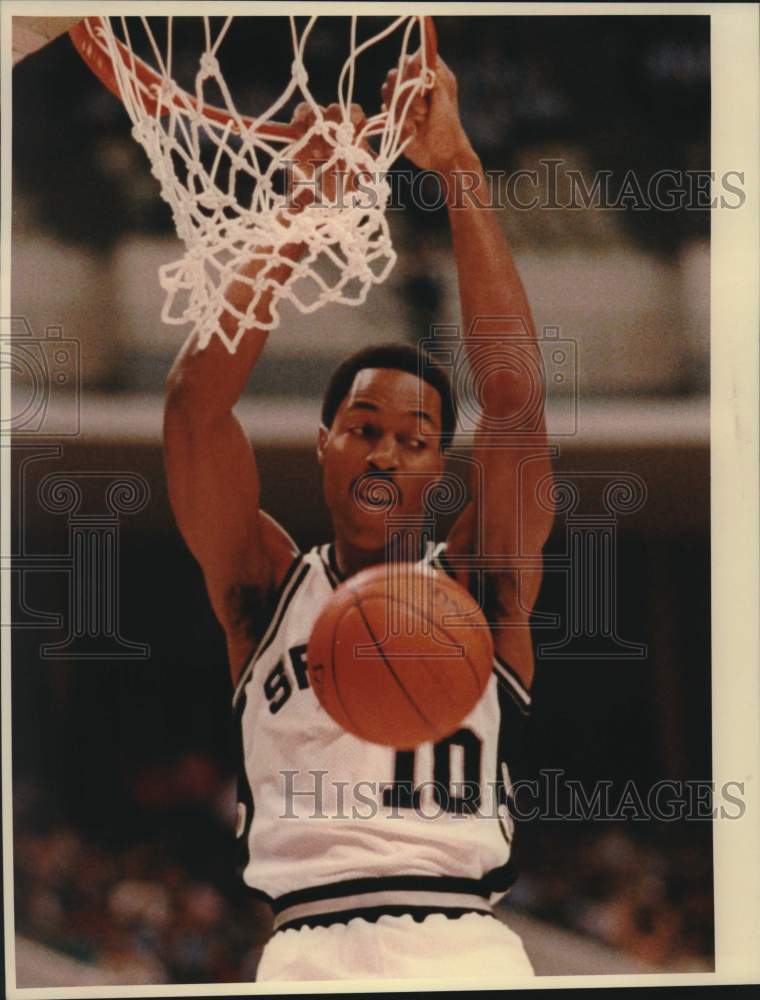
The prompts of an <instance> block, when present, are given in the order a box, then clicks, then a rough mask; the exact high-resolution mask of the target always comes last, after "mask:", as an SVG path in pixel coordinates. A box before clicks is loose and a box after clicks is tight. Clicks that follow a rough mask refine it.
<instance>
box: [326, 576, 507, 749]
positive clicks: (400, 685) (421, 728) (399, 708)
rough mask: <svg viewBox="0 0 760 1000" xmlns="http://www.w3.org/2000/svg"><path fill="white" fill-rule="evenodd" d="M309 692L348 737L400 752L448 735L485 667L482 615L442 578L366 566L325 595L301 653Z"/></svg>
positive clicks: (483, 678) (487, 637) (471, 703)
mask: <svg viewBox="0 0 760 1000" xmlns="http://www.w3.org/2000/svg"><path fill="white" fill-rule="evenodd" d="M307 660H308V664H309V678H310V683H311V686H312V688H313V689H314V692H315V694H316V695H317V698H318V699H319V701H320V703H321V704H322V706H323V707H324V708H325V710H326V711H327V712H328V713H329V714H330V715H331V716H332V718H333V719H335V721H336V722H338V723H339V724H340V725H341V726H343V728H344V729H346V730H348V732H350V733H353V734H354V735H355V736H361V737H362V738H363V739H365V740H369V741H371V742H372V743H382V744H384V745H386V746H392V747H396V748H397V749H400V750H410V749H413V748H414V747H415V746H418V745H419V744H420V743H424V742H427V741H428V740H433V741H435V740H440V739H442V738H443V737H445V736H448V735H450V734H451V733H452V732H454V730H455V729H456V728H457V727H458V726H459V723H460V722H461V721H462V719H463V718H464V717H465V716H466V715H468V714H469V712H470V711H471V710H472V709H473V708H474V707H475V705H476V703H477V702H478V700H479V699H480V697H481V695H482V694H483V691H484V690H485V687H486V684H487V682H488V679H489V677H490V676H491V669H492V665H493V643H492V640H491V632H490V629H489V628H488V624H487V623H486V620H485V618H484V617H483V612H482V611H481V610H480V607H479V605H478V603H477V602H476V601H475V600H474V599H473V598H472V597H471V596H470V594H468V593H467V591H466V590H465V589H464V588H463V587H460V586H459V584H458V583H455V582H454V581H453V580H452V579H451V578H450V577H448V576H446V575H445V574H444V573H439V572H437V571H435V570H432V569H429V568H422V567H420V566H418V565H411V564H409V563H391V564H389V565H387V566H385V565H383V566H373V567H371V568H370V569H366V570H362V572H360V573H357V574H356V576H354V577H351V579H349V580H347V581H346V582H345V583H343V584H342V585H341V586H340V587H338V589H337V590H336V591H335V594H334V595H333V597H332V599H331V600H330V601H329V602H328V604H327V605H326V606H325V608H324V609H323V610H322V613H321V614H320V616H319V618H318V619H317V621H316V622H315V624H314V628H313V629H312V632H311V637H310V639H309V646H308V650H307Z"/></svg>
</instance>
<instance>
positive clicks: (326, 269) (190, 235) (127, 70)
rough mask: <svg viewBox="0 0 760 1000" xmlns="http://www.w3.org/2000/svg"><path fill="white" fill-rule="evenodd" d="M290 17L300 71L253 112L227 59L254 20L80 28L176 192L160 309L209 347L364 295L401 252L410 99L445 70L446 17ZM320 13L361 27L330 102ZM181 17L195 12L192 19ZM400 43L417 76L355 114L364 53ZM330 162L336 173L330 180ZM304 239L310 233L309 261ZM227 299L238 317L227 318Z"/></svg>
mask: <svg viewBox="0 0 760 1000" xmlns="http://www.w3.org/2000/svg"><path fill="white" fill-rule="evenodd" d="M278 20H281V21H287V22H288V24H287V28H288V31H289V36H290V43H291V45H292V65H291V66H290V70H291V76H290V80H289V82H288V83H287V84H286V85H285V87H284V89H283V91H282V92H281V93H280V94H279V96H277V97H276V99H274V100H273V101H272V102H271V103H270V104H269V106H268V107H267V108H266V110H264V111H262V112H260V113H257V114H256V115H255V116H252V115H251V113H250V111H249V113H248V114H244V113H243V112H242V111H241V109H240V108H239V107H238V106H237V103H236V100H235V99H234V98H233V95H232V93H231V89H230V86H229V85H228V82H227V80H226V78H225V68H224V66H223V58H222V56H223V49H224V44H225V40H226V39H228V38H230V37H231V36H232V34H233V33H234V32H235V30H236V28H235V25H234V23H233V22H235V21H245V22H255V21H256V19H255V18H232V17H227V18H209V17H203V18H200V17H199V18H178V19H173V18H150V19H148V18H129V19H126V18H117V17H111V18H107V17H104V18H88V19H87V20H86V21H85V22H83V24H82V26H81V29H77V30H78V31H80V36H79V37H78V38H77V37H76V36H73V37H74V41H75V44H77V47H78V49H79V51H80V53H81V54H82V55H83V56H84V58H85V59H86V60H87V61H88V62H89V63H90V65H91V67H92V68H93V69H94V70H95V72H97V73H98V75H99V76H101V79H103V81H104V82H105V83H106V84H107V85H109V86H111V87H112V89H114V90H116V91H117V92H118V94H119V96H120V97H121V99H122V100H123V102H124V105H125V107H126V109H127V111H128V113H129V116H130V118H131V120H132V123H133V135H134V137H135V138H136V139H137V140H138V141H139V142H140V143H141V145H142V146H143V148H144V149H145V151H146V153H147V155H148V157H149V159H150V162H151V166H152V173H153V174H154V176H155V177H156V178H157V180H158V181H159V183H160V185H161V194H162V197H163V198H164V200H165V201H166V202H167V203H168V204H169V205H170V206H171V209H172V212H173V216H174V222H175V224H176V228H177V233H178V235H179V236H180V238H181V240H182V241H183V243H184V245H185V253H184V255H183V257H182V258H181V259H180V260H177V261H176V262H173V263H171V264H168V265H166V266H164V267H162V268H161V269H160V272H159V280H160V282H161V285H162V287H163V288H164V290H165V291H166V301H165V305H164V309H163V313H162V318H163V320H164V322H166V323H169V324H185V323H192V324H193V325H194V326H195V328H196V329H197V330H198V331H199V333H200V343H201V346H205V345H206V344H207V343H208V342H209V340H210V338H211V337H212V336H214V335H217V336H218V337H220V338H221V339H222V341H223V342H224V343H225V344H226V345H227V347H228V348H229V350H231V351H234V350H235V348H236V346H237V344H238V343H239V341H240V339H241V337H242V336H244V334H245V332H246V330H248V329H251V328H252V327H253V326H257V327H262V326H263V327H265V328H268V329H274V328H276V327H277V326H278V325H279V322H280V317H279V308H278V307H279V305H280V303H281V301H282V300H288V301H290V302H292V303H294V305H295V306H296V307H297V308H298V309H299V310H301V312H304V313H310V312H313V311H314V310H316V309H319V308H321V307H322V306H324V305H326V304H327V303H330V302H340V303H344V304H348V305H359V304H361V303H363V302H364V301H365V299H366V297H367V294H368V292H369V290H370V288H371V287H372V286H373V285H375V284H378V283H380V282H382V281H383V280H384V279H385V278H386V276H387V275H388V273H389V272H390V270H391V268H392V267H393V265H394V263H395V253H394V251H393V247H392V244H391V237H390V233H389V229H388V224H387V218H386V208H387V205H388V200H389V197H390V193H391V188H390V185H389V183H388V176H387V175H388V170H389V168H390V167H391V165H392V164H393V162H394V161H395V160H396V159H397V157H398V156H399V155H400V153H401V152H402V151H403V149H404V147H405V145H406V143H407V142H408V141H409V139H408V138H406V139H403V138H402V131H403V125H404V121H405V116H406V114H407V111H408V109H409V106H410V103H411V101H412V100H413V98H414V97H415V96H417V95H419V94H420V93H422V92H423V91H424V90H426V89H428V88H429V87H431V86H432V83H433V81H434V76H433V72H432V69H431V65H432V64H434V59H435V53H434V51H433V50H434V47H435V38H434V34H433V33H432V25H431V24H430V23H429V19H426V18H422V17H417V16H413V17H396V18H383V19H378V18H372V19H371V22H372V25H373V28H372V30H371V31H370V33H369V34H368V35H367V32H366V31H364V32H363V33H362V31H361V30H360V26H359V24H358V22H361V21H363V20H365V19H364V18H356V17H352V18H330V19H325V18H317V17H310V18H295V17H290V18H287V19H285V18H281V19H278ZM318 20H323V21H324V20H329V21H332V22H339V21H340V22H342V23H343V25H344V27H345V28H347V36H348V37H347V54H346V56H345V59H343V57H342V55H341V57H340V59H339V60H338V63H337V66H338V69H337V94H336V92H335V90H333V91H332V98H331V101H332V104H333V107H332V109H331V110H330V111H329V112H328V113H326V111H325V106H324V103H325V102H323V103H322V104H320V103H319V102H318V101H317V100H316V98H315V96H314V94H313V93H312V90H313V89H314V87H313V85H310V78H309V59H310V42H311V41H312V40H313V39H314V38H315V37H317V35H316V34H315V27H316V24H317V21H318ZM367 20H369V19H367ZM379 20H382V22H383V24H382V25H380V26H378V25H377V22H378V21H379ZM175 21H177V22H183V26H182V27H181V29H180V30H179V32H178V29H177V25H176V24H175ZM189 21H193V22H198V23H199V37H200V44H199V45H198V46H197V51H196V52H195V53H193V54H190V55H188V50H187V46H183V47H180V41H179V40H180V36H182V34H183V32H185V23H186V22H189ZM426 22H427V23H426ZM138 35H139V38H138ZM389 42H391V43H392V44H393V53H394V55H393V56H392V59H393V61H392V62H391V63H390V64H386V67H385V68H386V69H387V70H390V69H392V68H397V69H398V70H399V71H401V70H402V68H403V67H406V66H407V57H408V56H411V55H415V54H419V58H418V60H417V61H416V62H415V64H414V65H415V70H414V72H413V73H412V74H410V73H409V70H408V68H407V69H406V70H405V73H406V75H405V76H403V79H402V74H401V72H399V81H398V84H397V86H396V87H395V89H394V90H393V92H392V97H391V98H390V100H389V105H388V107H387V108H384V107H381V105H380V93H379V87H378V92H377V94H376V100H377V111H376V112H375V113H371V111H370V110H368V112H367V114H366V117H365V116H364V113H362V115H361V117H360V118H359V119H358V121H357V117H356V112H355V111H354V114H353V116H352V105H354V104H355V97H356V94H355V92H356V89H357V74H358V72H359V70H360V69H361V68H362V59H363V58H364V57H365V54H367V53H370V52H374V51H377V50H378V49H379V48H381V46H380V43H382V45H383V46H387V45H388V43H389ZM323 49H324V45H322V46H321V47H320V48H319V49H318V53H317V54H318V55H319V54H320V53H321V54H323V51H322V50H323ZM382 51H383V52H384V53H385V52H386V49H385V48H383V49H382ZM251 55H252V56H255V49H254V51H253V52H252V53H251ZM189 61H190V63H191V67H192V68H191V69H190V72H189V76H188V79H189V80H190V79H191V80H192V82H191V83H190V85H189V86H188V87H187V88H186V89H183V88H182V86H180V83H179V82H178V80H177V78H176V77H177V76H179V75H180V73H181V72H187V71H188V63H189ZM316 79H317V76H316V74H315V80H316ZM322 82H324V81H322ZM299 102H300V103H305V104H306V105H307V106H308V107H307V108H302V109H301V111H302V112H306V114H305V116H304V114H302V115H301V127H300V128H294V127H293V126H292V125H283V124H282V121H283V119H286V118H287V117H288V115H289V111H292V109H293V106H294V105H295V104H297V103H299ZM314 143H318V144H319V148H320V150H321V154H320V165H319V169H318V171H317V174H316V175H315V174H314V170H313V168H310V167H309V163H308V158H307V154H309V151H310V150H312V149H314V148H316V147H315V146H314ZM336 171H337V176H336V173H335V172H336ZM330 176H332V178H334V179H333V181H332V182H331V183H330V184H327V183H323V182H322V181H323V179H324V178H325V177H330ZM336 180H337V181H338V183H336V182H335V181H336ZM306 201H309V202H310V203H309V204H305V202H306ZM294 244H305V250H304V251H303V252H302V255H301V256H300V258H299V259H298V260H296V261H295V263H294V262H293V257H294V256H295V255H294V254H293V253H292V247H293V245H294ZM286 248H290V251H291V252H290V254H289V255H288V253H287V252H286ZM255 261H260V262H261V266H260V267H259V268H258V269H257V268H256V266H255V265H254V266H251V262H255ZM278 265H283V267H280V268H278ZM243 269H246V274H245V276H242V271H243ZM232 282H243V283H245V284H246V285H247V286H249V288H250V295H245V296H242V298H241V297H240V296H235V297H234V299H235V303H239V302H240V301H243V302H244V305H243V306H240V305H238V304H233V302H231V301H230V298H229V297H228V296H227V295H225V292H226V291H227V290H228V289H229V288H230V285H231V283H232ZM225 312H226V313H227V316H229V315H232V316H234V320H235V321H234V322H232V323H229V322H226V323H225V324H222V323H221V322H220V320H221V317H222V316H223V314H224V313H225ZM230 331H234V332H232V333H231V332H230Z"/></svg>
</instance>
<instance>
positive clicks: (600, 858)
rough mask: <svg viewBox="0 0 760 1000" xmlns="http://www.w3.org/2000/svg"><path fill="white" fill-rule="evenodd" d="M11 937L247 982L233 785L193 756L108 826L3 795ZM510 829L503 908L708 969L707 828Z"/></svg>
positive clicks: (128, 965)
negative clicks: (9, 814) (512, 853)
mask: <svg viewBox="0 0 760 1000" xmlns="http://www.w3.org/2000/svg"><path fill="white" fill-rule="evenodd" d="M16 804H17V809H16V829H15V904H16V928H17V931H18V932H19V933H21V934H23V935H25V936H26V937H28V938H30V939H32V940H34V941H37V942H40V943H42V944H45V945H47V946H49V947H51V948H54V949H55V950H57V951H59V952H63V953H64V954H67V955H69V956H70V957H72V958H76V959H79V960H80V961H83V962H87V963H92V964H97V965H98V966H100V967H102V968H106V969H108V970H109V971H110V972H115V973H117V974H118V976H119V978H120V980H121V981H122V982H124V983H125V984H129V983H133V984H136V983H188V982H239V981H243V982H245V981H249V982H250V981H252V980H253V979H254V977H255V972H256V965H257V963H258V959H259V956H260V953H261V949H262V947H263V945H264V944H265V942H266V940H267V938H268V936H269V934H270V931H271V916H270V914H269V911H268V908H267V907H266V906H265V905H264V904H263V903H261V902H259V901H257V900H255V899H253V898H251V897H250V896H249V895H248V894H247V893H246V891H245V890H244V888H243V887H242V885H241V883H240V882H239V880H238V878H237V876H236V873H235V866H234V856H233V847H234V845H233V838H232V826H233V822H232V812H233V811H234V806H235V796H234V786H233V784H232V783H231V782H230V779H229V776H225V775H224V774H223V772H222V771H221V770H220V769H217V768H216V766H215V765H213V764H212V763H211V762H210V761H209V760H207V759H205V758H203V757H201V756H198V755H191V756H188V757H186V758H183V759H181V760H180V761H178V762H177V763H176V764H174V765H173V766H171V767H158V768H157V767H153V768H151V769H149V770H147V771H145V772H143V773H141V774H140V776H139V778H138V780H137V781H136V782H135V783H134V787H133V800H132V802H131V803H130V813H129V816H130V817H131V818H130V819H129V820H128V821H126V822H124V823H122V824H121V825H120V828H114V827H112V826H111V822H112V820H111V819H110V818H109V819H108V821H107V822H108V829H105V828H104V829H101V830H100V831H98V830H97V829H96V828H95V827H91V828H90V829H88V830H82V829H75V828H74V826H73V825H72V824H71V823H70V822H64V821H62V820H61V819H60V818H59V819H58V820H57V821H52V822H51V819H50V816H49V812H48V811H47V809H46V808H45V807H44V805H43V797H42V794H41V789H39V788H37V787H35V786H33V785H30V784H24V783H23V782H21V783H20V784H18V786H17V795H16ZM642 826H644V824H641V823H639V824H632V823H625V824H622V823H611V824H606V825H605V824H601V823H596V824H591V825H588V824H583V825H581V824H575V823H564V824H561V825H560V824H558V823H543V824H541V823H536V822H533V823H531V824H529V825H528V824H521V825H519V826H518V835H517V841H516V843H517V845H518V847H519V850H518V852H517V860H518V867H519V871H520V877H519V879H518V881H517V883H516V885H515V887H514V888H513V890H512V892H511V893H510V895H509V898H508V905H510V906H512V907H514V908H516V909H519V910H521V911H523V912H526V913H528V914H530V915H532V916H535V917H536V918H538V919H540V920H545V921H547V922H549V923H551V924H554V925H558V926H564V927H566V928H568V929H571V930H574V931H576V932H579V933H581V934H584V935H586V936H588V937H589V938H590V939H593V940H596V941H598V942H601V943H604V944H607V945H609V946H611V947H613V948H615V949H616V950H618V951H622V952H625V953H627V954H629V955H630V956H632V957H636V958H637V959H640V960H642V961H644V962H647V963H650V964H652V965H654V966H660V967H663V968H667V969H668V970H670V971H678V970H679V969H684V968H687V967H688V968H690V969H694V968H699V967H703V968H705V969H708V968H710V967H711V962H712V954H713V917H712V914H713V906H712V867H711V849H710V839H709V833H710V831H709V825H708V824H697V825H694V824H692V825H691V826H690V827H687V828H684V827H681V828H679V830H676V829H675V827H673V826H672V825H671V826H670V827H668V828H667V829H663V828H662V827H660V828H655V827H654V825H653V824H645V826H646V827H647V829H646V830H643V831H642Z"/></svg>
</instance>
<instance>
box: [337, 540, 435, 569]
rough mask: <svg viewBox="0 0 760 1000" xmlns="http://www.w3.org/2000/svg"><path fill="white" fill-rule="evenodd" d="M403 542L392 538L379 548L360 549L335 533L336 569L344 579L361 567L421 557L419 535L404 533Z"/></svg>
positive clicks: (414, 559) (412, 560) (408, 560)
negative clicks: (413, 536)
mask: <svg viewBox="0 0 760 1000" xmlns="http://www.w3.org/2000/svg"><path fill="white" fill-rule="evenodd" d="M410 541H411V544H410ZM403 542H404V544H401V543H400V540H399V539H394V540H392V542H391V544H390V545H384V546H383V547H382V548H379V549H360V548H357V547H356V546H355V545H351V544H350V542H347V541H346V540H345V539H344V538H341V537H340V536H339V535H336V538H335V545H334V553H335V563H336V566H337V569H338V571H339V573H340V575H341V577H342V578H344V579H345V578H346V577H349V576H353V575H354V573H358V572H359V571H360V570H362V569H367V567H368V566H377V565H378V564H379V563H385V562H402V561H406V562H414V561H416V560H417V559H420V558H421V557H422V539H421V536H416V537H415V538H414V539H410V537H409V536H408V535H405V538H404V540H403Z"/></svg>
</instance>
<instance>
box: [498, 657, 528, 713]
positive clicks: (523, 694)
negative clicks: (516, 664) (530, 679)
mask: <svg viewBox="0 0 760 1000" xmlns="http://www.w3.org/2000/svg"><path fill="white" fill-rule="evenodd" d="M493 672H494V674H495V675H496V679H497V680H498V682H499V690H500V691H507V692H509V695H510V697H511V698H512V701H513V702H514V703H515V705H516V706H517V708H518V709H519V710H520V712H521V713H522V714H523V715H530V706H531V696H530V692H529V691H528V689H527V688H526V687H525V685H524V684H523V682H522V681H521V680H520V676H519V674H518V673H517V671H515V670H513V668H512V667H510V665H509V664H508V663H507V661H506V660H503V659H502V658H501V657H500V656H499V654H498V653H494V665H493Z"/></svg>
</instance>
